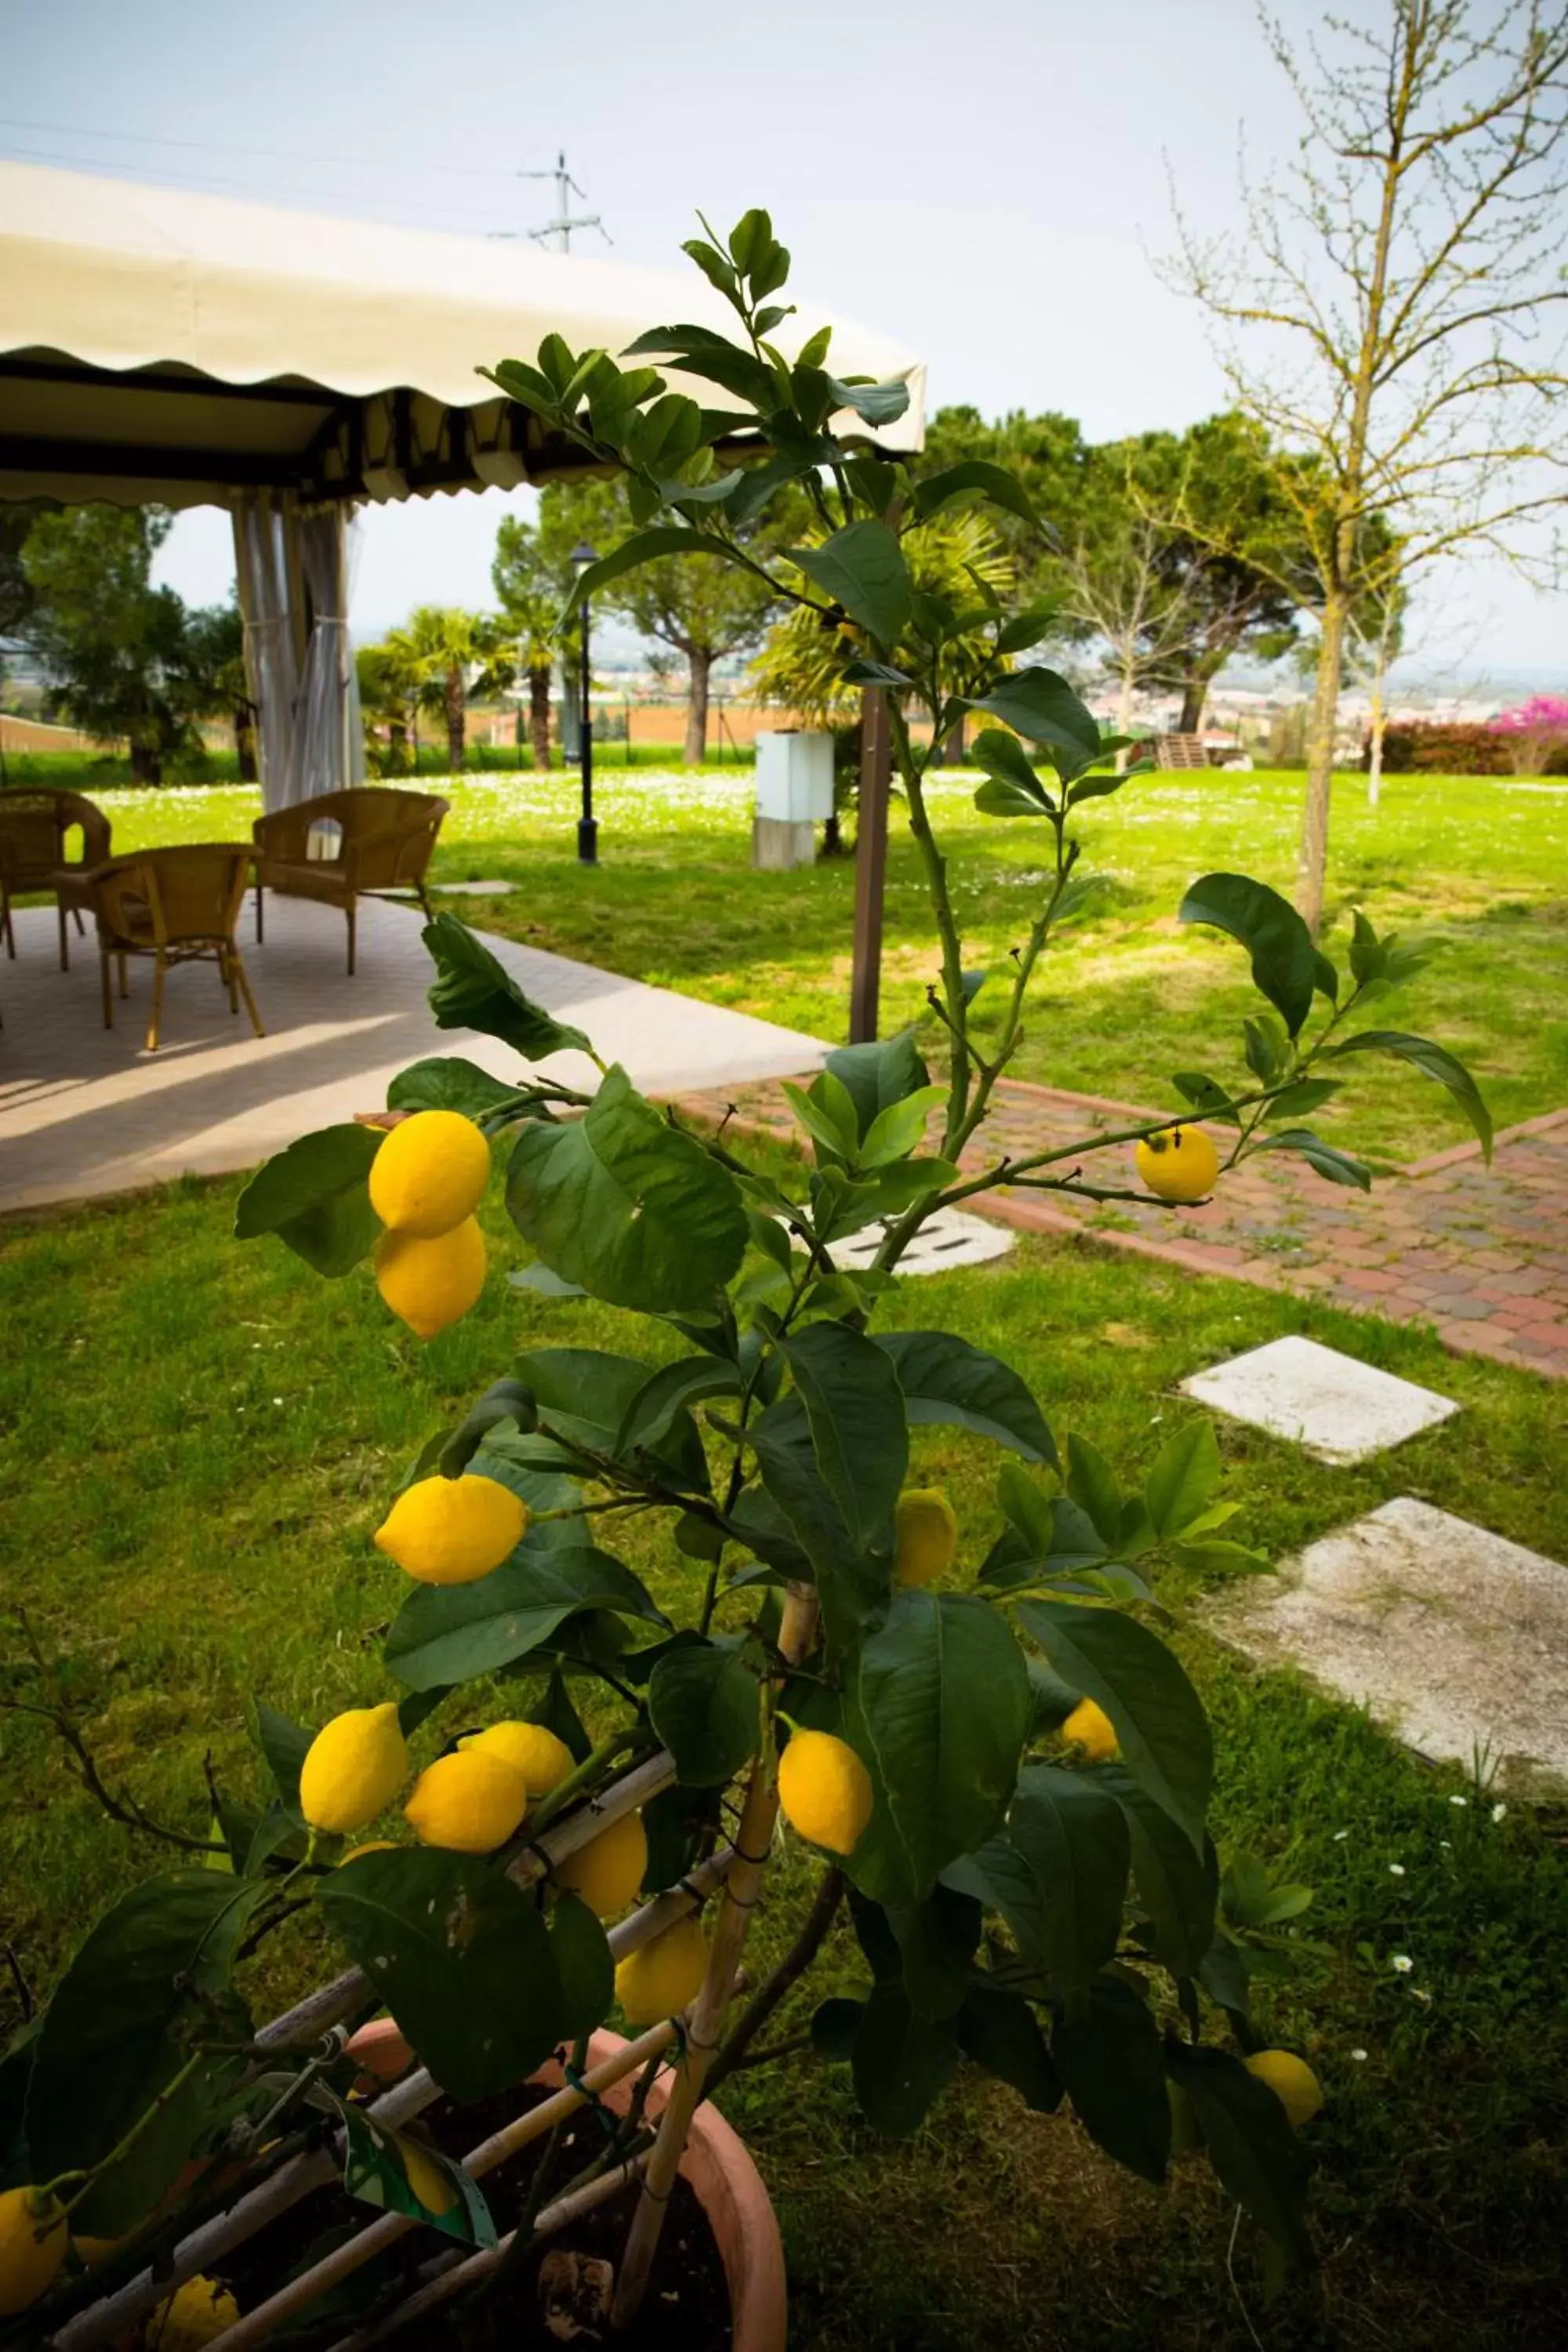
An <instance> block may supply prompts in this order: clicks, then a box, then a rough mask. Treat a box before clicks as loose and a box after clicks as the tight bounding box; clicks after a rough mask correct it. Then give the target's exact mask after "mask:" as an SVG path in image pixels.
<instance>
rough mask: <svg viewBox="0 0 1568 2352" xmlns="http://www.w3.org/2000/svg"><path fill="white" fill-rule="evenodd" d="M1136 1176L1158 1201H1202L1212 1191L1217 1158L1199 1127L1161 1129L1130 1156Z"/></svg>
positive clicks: (1146, 1138)
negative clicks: (1133, 1161) (1136, 1164)
mask: <svg viewBox="0 0 1568 2352" xmlns="http://www.w3.org/2000/svg"><path fill="white" fill-rule="evenodd" d="M1134 1157H1135V1158H1136V1160H1137V1162H1138V1173H1139V1175H1140V1176H1141V1177H1142V1180H1143V1181H1144V1183H1145V1184H1146V1185H1147V1187H1148V1189H1149V1191H1150V1192H1153V1193H1156V1194H1157V1195H1158V1196H1159V1198H1160V1199H1161V1200H1162V1201H1202V1200H1205V1199H1206V1197H1207V1195H1208V1194H1209V1193H1210V1192H1213V1191H1214V1188H1215V1178H1216V1177H1217V1176H1218V1174H1219V1154H1218V1152H1217V1151H1216V1150H1215V1148H1214V1145H1213V1144H1212V1143H1211V1142H1210V1141H1209V1139H1208V1137H1207V1136H1206V1135H1205V1133H1204V1131H1203V1129H1202V1128H1201V1127H1164V1128H1162V1129H1161V1130H1160V1132H1159V1134H1158V1135H1151V1136H1147V1137H1145V1139H1143V1141H1142V1143H1140V1145H1139V1146H1138V1150H1137V1151H1136V1153H1135V1154H1134Z"/></svg>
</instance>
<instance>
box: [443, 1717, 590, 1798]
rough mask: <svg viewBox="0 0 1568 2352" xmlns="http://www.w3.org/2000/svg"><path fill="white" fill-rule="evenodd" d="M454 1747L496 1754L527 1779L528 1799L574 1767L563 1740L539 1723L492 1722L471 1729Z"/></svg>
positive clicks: (553, 1786) (554, 1785) (554, 1784)
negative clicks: (481, 1729)
mask: <svg viewBox="0 0 1568 2352" xmlns="http://www.w3.org/2000/svg"><path fill="white" fill-rule="evenodd" d="M458 1747H459V1748H474V1749H477V1750H478V1752H479V1755H481V1756H499V1757H500V1759H501V1762H502V1763H503V1764H510V1765H511V1766H513V1767H514V1769H516V1770H517V1771H519V1772H521V1774H522V1777H523V1779H524V1780H526V1781H527V1783H528V1793H529V1797H530V1799H532V1798H534V1797H547V1796H548V1795H549V1794H550V1791H551V1790H552V1789H558V1788H559V1787H560V1786H561V1783H562V1781H563V1780H565V1779H566V1777H567V1775H568V1774H569V1773H571V1772H574V1771H575V1770H576V1769H577V1768H576V1762H575V1759H574V1756H573V1754H572V1750H571V1749H570V1748H568V1747H567V1745H566V1742H565V1741H564V1740H563V1739H557V1738H556V1737H555V1734H554V1733H553V1732H552V1731H546V1729H545V1728H544V1726H543V1725H542V1723H492V1724H491V1725H490V1727H489V1730H488V1731H471V1732H470V1733H469V1734H468V1738H467V1739H459V1740H458Z"/></svg>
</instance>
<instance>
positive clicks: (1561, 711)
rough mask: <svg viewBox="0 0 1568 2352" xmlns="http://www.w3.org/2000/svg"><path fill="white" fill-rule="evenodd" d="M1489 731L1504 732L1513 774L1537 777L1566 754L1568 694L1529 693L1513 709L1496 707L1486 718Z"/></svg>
mask: <svg viewBox="0 0 1568 2352" xmlns="http://www.w3.org/2000/svg"><path fill="white" fill-rule="evenodd" d="M1488 726H1489V730H1490V731H1491V732H1492V733H1493V734H1497V735H1506V736H1507V737H1508V738H1509V739H1510V740H1509V750H1510V752H1511V754H1512V758H1513V772H1514V774H1515V775H1516V776H1539V775H1543V774H1545V773H1547V772H1548V771H1549V770H1552V769H1554V768H1555V767H1557V766H1558V765H1559V764H1560V758H1559V757H1554V756H1553V755H1554V754H1555V755H1568V695H1565V694H1532V695H1531V698H1530V700H1529V701H1528V702H1521V704H1520V706H1519V708H1518V709H1517V710H1500V711H1499V712H1498V715H1497V717H1496V718H1495V719H1490V720H1489V721H1488Z"/></svg>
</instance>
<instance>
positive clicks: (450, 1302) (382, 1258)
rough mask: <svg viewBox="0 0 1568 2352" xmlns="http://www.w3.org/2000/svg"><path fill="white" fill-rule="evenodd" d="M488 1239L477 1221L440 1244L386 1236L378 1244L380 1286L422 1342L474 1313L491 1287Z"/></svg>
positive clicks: (407, 1236)
mask: <svg viewBox="0 0 1568 2352" xmlns="http://www.w3.org/2000/svg"><path fill="white" fill-rule="evenodd" d="M485 1269H486V1259H485V1237H484V1235H483V1234H481V1233H480V1231H479V1223H478V1221H477V1220H476V1219H475V1218H473V1217H465V1218H464V1220H463V1222H462V1223H461V1224H460V1225H454V1226H453V1228H452V1230H451V1232H450V1233H447V1234H437V1237H436V1238H435V1240H434V1241H422V1240H420V1239H419V1238H418V1237H417V1236H416V1235H415V1234H396V1233H384V1234H383V1235H382V1237H381V1239H380V1240H379V1241H378V1242H377V1244H376V1245H375V1286H376V1288H377V1289H378V1290H379V1291H380V1293H381V1295H382V1297H383V1298H384V1299H385V1301H386V1303H387V1305H388V1307H391V1309H392V1311H393V1313H394V1314H395V1316H396V1317H397V1318H398V1320H399V1322H401V1323H406V1324H407V1326H408V1328H409V1329H410V1330H411V1331H412V1332H413V1333H414V1335H415V1337H416V1339H434V1338H435V1337H436V1334H437V1331H444V1330H445V1329H446V1328H447V1324H448V1323H456V1322H457V1321H458V1318H459V1317H460V1316H464V1315H466V1314H467V1313H468V1309H469V1307H471V1306H472V1305H473V1304H474V1301H475V1300H476V1299H477V1298H478V1297H479V1293H480V1291H481V1290H482V1289H483V1288H484V1286H485Z"/></svg>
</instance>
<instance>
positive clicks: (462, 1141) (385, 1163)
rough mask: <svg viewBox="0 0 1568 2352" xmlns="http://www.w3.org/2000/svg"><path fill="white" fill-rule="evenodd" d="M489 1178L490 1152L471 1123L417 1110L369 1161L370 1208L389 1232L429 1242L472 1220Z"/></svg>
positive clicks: (451, 1113) (453, 1114)
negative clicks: (467, 1218) (466, 1220)
mask: <svg viewBox="0 0 1568 2352" xmlns="http://www.w3.org/2000/svg"><path fill="white" fill-rule="evenodd" d="M489 1174H490V1147H489V1143H488V1142H487V1141H486V1140H485V1138H484V1137H483V1136H482V1135H481V1134H480V1132H479V1129H478V1128H477V1127H476V1126H475V1125H474V1122H473V1120H472V1119H471V1118H464V1117H463V1114H462V1112H461V1111H458V1110H416V1112H415V1114H414V1116H413V1118H405V1119H403V1120H400V1122H399V1123H398V1125H397V1126H396V1127H395V1128H391V1129H388V1131H387V1136H386V1140H385V1141H384V1143H383V1145H382V1147H381V1149H380V1150H379V1151H378V1152H377V1153H376V1155H375V1158H374V1160H372V1161H371V1164H370V1205H371V1207H372V1208H373V1209H374V1211H375V1213H376V1215H377V1216H378V1217H379V1218H380V1219H381V1222H382V1223H383V1224H384V1225H385V1226H386V1228H387V1229H388V1231H389V1232H391V1233H395V1234H416V1235H417V1236H418V1237H419V1238H420V1239H421V1240H422V1241H430V1240H432V1239H433V1238H434V1236H435V1235H436V1234H449V1233H450V1232H451V1230H452V1228H453V1226H454V1225H460V1224H461V1223H462V1222H463V1220H464V1218H465V1217H471V1216H472V1215H473V1213H474V1211H475V1210H476V1209H477V1208H478V1207H479V1202H481V1201H482V1200H483V1198H484V1192H485V1186H486V1185H487V1184H488V1183H489Z"/></svg>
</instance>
